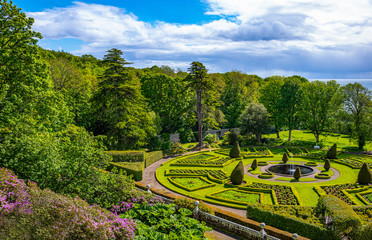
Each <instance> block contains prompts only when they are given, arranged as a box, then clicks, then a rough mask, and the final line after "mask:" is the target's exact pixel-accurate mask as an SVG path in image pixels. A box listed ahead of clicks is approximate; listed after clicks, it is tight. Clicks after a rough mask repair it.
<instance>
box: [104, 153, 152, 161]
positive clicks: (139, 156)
mask: <svg viewBox="0 0 372 240" xmlns="http://www.w3.org/2000/svg"><path fill="white" fill-rule="evenodd" d="M106 153H107V154H108V155H110V156H112V161H113V162H144V161H145V154H146V153H145V152H144V151H107V152H106Z"/></svg>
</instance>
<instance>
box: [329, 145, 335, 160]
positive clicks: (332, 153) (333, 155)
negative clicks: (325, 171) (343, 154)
mask: <svg viewBox="0 0 372 240" xmlns="http://www.w3.org/2000/svg"><path fill="white" fill-rule="evenodd" d="M336 156H337V144H336V143H335V144H333V146H332V147H331V148H330V149H329V150H328V152H327V158H329V159H336Z"/></svg>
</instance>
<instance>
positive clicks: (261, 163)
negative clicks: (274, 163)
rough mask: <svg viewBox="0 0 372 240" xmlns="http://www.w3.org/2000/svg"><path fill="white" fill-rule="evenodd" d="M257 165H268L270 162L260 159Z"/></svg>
mask: <svg viewBox="0 0 372 240" xmlns="http://www.w3.org/2000/svg"><path fill="white" fill-rule="evenodd" d="M257 165H258V166H267V165H269V163H268V162H265V161H258V162H257Z"/></svg>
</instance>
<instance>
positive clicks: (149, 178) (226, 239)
mask: <svg viewBox="0 0 372 240" xmlns="http://www.w3.org/2000/svg"><path fill="white" fill-rule="evenodd" d="M204 151H209V150H204ZM190 153H193V152H188V153H185V154H190ZM171 159H172V158H163V159H161V160H159V161H157V162H155V163H153V164H151V165H150V166H148V167H147V168H145V170H144V172H143V180H142V181H141V182H142V183H144V184H146V185H147V184H150V185H151V187H153V188H157V189H160V190H163V191H167V192H170V193H172V194H174V195H177V196H181V197H185V196H184V195H181V194H179V193H176V192H173V191H171V190H169V189H168V188H166V187H164V186H163V185H161V184H160V183H159V182H158V181H157V180H156V177H155V172H156V170H157V169H158V167H160V165H161V164H162V163H164V162H167V161H169V160H171ZM208 205H211V206H214V207H218V208H220V209H223V210H225V211H230V212H233V213H235V214H239V215H240V216H243V217H245V216H246V211H245V210H239V209H235V208H229V207H224V206H219V205H214V204H209V203H208ZM207 237H208V238H210V239H215V240H236V239H238V240H239V239H240V238H237V237H234V236H231V235H229V234H226V233H224V232H221V231H219V230H216V229H214V230H213V231H211V232H208V233H207Z"/></svg>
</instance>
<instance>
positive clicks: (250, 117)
mask: <svg viewBox="0 0 372 240" xmlns="http://www.w3.org/2000/svg"><path fill="white" fill-rule="evenodd" d="M239 121H240V122H241V132H242V134H254V135H255V136H256V141H257V142H258V143H261V138H262V134H264V133H266V132H267V131H268V130H269V129H270V122H269V117H268V115H267V110H266V108H265V106H264V105H262V104H260V103H251V104H249V105H248V106H246V108H245V110H244V111H243V112H242V114H241V115H240V117H239Z"/></svg>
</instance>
